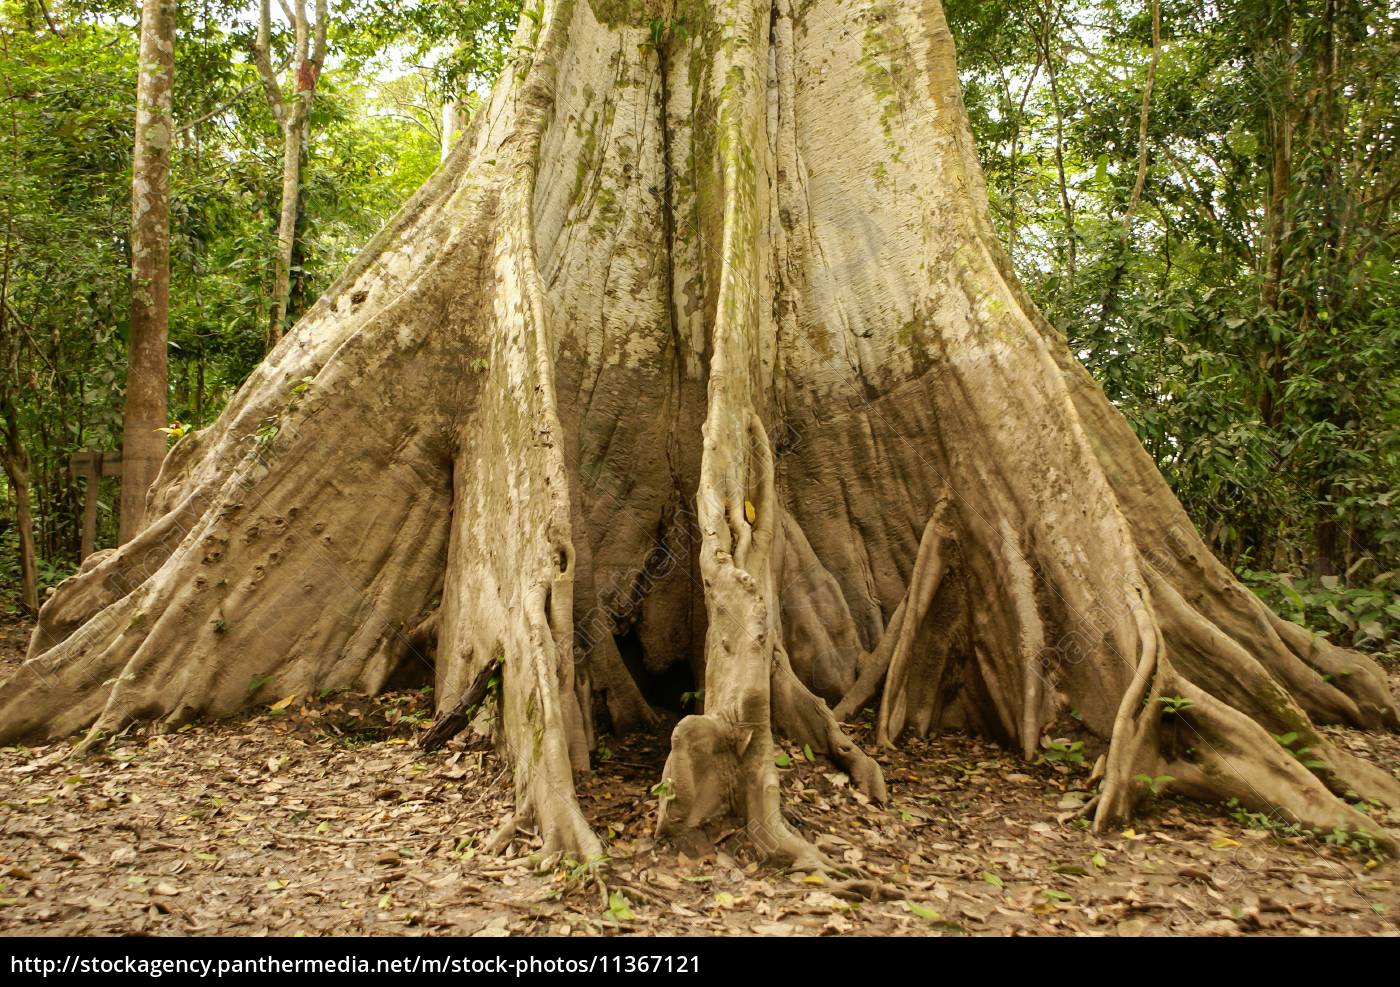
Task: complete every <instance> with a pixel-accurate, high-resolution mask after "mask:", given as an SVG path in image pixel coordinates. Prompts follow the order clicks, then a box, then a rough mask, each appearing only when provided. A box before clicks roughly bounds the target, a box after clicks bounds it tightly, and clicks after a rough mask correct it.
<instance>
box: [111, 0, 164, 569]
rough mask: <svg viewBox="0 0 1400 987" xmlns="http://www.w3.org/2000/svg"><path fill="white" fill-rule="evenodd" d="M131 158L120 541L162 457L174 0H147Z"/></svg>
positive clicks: (131, 531) (140, 511) (141, 507)
mask: <svg viewBox="0 0 1400 987" xmlns="http://www.w3.org/2000/svg"><path fill="white" fill-rule="evenodd" d="M137 58H138V59H139V62H138V65H139V68H138V70H137V75H136V142H135V149H134V151H133V152H132V161H131V322H130V327H129V329H128V333H127V369H126V405H125V407H124V409H123V413H122V480H121V491H122V502H121V529H120V531H119V533H118V536H117V537H118V540H119V541H123V542H124V541H128V540H129V539H130V538H132V536H134V535H135V534H136V532H137V531H139V530H141V521H142V517H143V516H144V514H145V510H146V492H147V491H148V490H149V489H150V487H151V483H152V482H154V480H155V478H156V474H157V473H158V472H160V464H161V460H163V459H164V458H165V436H164V434H163V433H162V432H161V431H160V429H162V428H164V427H165V424H166V392H167V391H168V390H169V383H168V381H167V371H166V348H167V344H168V338H169V320H170V156H171V151H172V148H173V146H174V142H175V115H174V111H173V86H174V81H175V0H145V2H144V3H143V4H142V6H141V44H140V48H139V51H138V54H137Z"/></svg>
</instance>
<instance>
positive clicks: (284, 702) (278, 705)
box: [268, 692, 297, 709]
mask: <svg viewBox="0 0 1400 987" xmlns="http://www.w3.org/2000/svg"><path fill="white" fill-rule="evenodd" d="M296 697H297V694H296V693H295V692H294V693H292V694H291V695H290V696H287V697H286V698H284V699H279V700H277V702H275V703H273V704H272V705H271V706H269V707H268V709H286V708H287V707H288V706H290V705H291V704H292V700H293V699H295V698H296Z"/></svg>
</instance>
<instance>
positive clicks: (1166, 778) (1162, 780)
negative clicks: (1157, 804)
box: [1133, 774, 1176, 795]
mask: <svg viewBox="0 0 1400 987" xmlns="http://www.w3.org/2000/svg"><path fill="white" fill-rule="evenodd" d="M1175 780H1176V779H1175V778H1173V777H1172V776H1171V775H1156V776H1154V775H1147V774H1142V775H1133V781H1136V782H1138V783H1139V784H1141V785H1146V786H1147V789H1148V791H1150V792H1151V793H1152V794H1153V795H1159V794H1161V790H1162V786H1163V785H1166V784H1168V783H1170V782H1172V781H1175Z"/></svg>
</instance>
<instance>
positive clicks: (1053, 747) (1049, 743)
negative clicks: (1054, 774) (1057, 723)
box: [1040, 737, 1084, 764]
mask: <svg viewBox="0 0 1400 987" xmlns="http://www.w3.org/2000/svg"><path fill="white" fill-rule="evenodd" d="M1040 748H1041V754H1040V760H1041V762H1042V763H1044V764H1083V763H1084V741H1082V740H1058V739H1051V738H1049V737H1045V738H1043V739H1042V740H1041V741H1040Z"/></svg>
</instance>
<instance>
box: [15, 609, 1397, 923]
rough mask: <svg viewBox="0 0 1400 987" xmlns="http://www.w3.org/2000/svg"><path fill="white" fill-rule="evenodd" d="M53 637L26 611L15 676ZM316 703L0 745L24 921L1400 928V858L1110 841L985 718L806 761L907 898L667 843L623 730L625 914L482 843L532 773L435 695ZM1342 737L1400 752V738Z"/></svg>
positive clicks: (738, 855)
mask: <svg viewBox="0 0 1400 987" xmlns="http://www.w3.org/2000/svg"><path fill="white" fill-rule="evenodd" d="M27 636H28V627H27V626H25V625H22V624H20V623H18V622H15V621H13V620H10V621H8V622H4V623H0V676H4V675H8V674H9V673H10V672H11V671H13V669H14V668H15V667H16V666H17V665H18V663H19V660H20V656H21V655H22V653H23V648H24V641H25V639H26V638H27ZM1392 680H1393V681H1394V683H1395V688H1397V689H1400V675H1396V674H1395V673H1394V672H1392ZM304 698H305V697H296V698H294V699H292V700H291V701H290V702H289V703H287V704H286V705H285V707H283V708H282V709H272V708H271V707H263V711H262V712H261V713H251V714H249V715H248V716H246V717H243V718H239V719H233V720H227V721H223V722H219V723H212V724H203V725H197V726H194V727H192V728H189V729H186V730H184V731H182V732H179V733H175V734H170V735H166V736H159V737H136V736H127V737H125V738H121V739H119V740H118V741H117V742H116V744H115V745H114V746H113V747H112V748H111V749H110V750H109V751H108V752H107V753H105V754H102V755H98V756H94V757H89V758H87V759H83V760H60V759H55V758H54V757H53V755H54V753H55V752H57V751H60V748H35V749H25V748H14V747H11V748H5V749H0V779H3V780H0V805H2V806H3V809H0V934H7V935H22V934H28V935H35V934H38V935H55V936H74V935H132V934H136V935H180V934H211V935H212V934H223V935H259V934H271V935H294V934H297V933H305V934H309V935H364V934H374V935H479V936H490V935H609V934H666V935H716V934H719V935H739V934H758V935H775V936H786V935H841V934H857V935H959V934H973V935H979V934H1034V935H1065V934H1092V935H1105V934H1106V935H1115V934H1117V935H1136V934H1149V935H1151V934H1168V933H1171V934H1209V935H1241V934H1244V935H1248V934H1281V933H1291V934H1302V935H1319V934H1337V933H1343V934H1389V935H1395V934H1397V933H1400V863H1395V862H1390V861H1381V860H1376V859H1373V858H1371V857H1370V856H1369V855H1368V854H1367V853H1366V852H1365V851H1364V850H1357V849H1354V848H1344V847H1338V846H1333V845H1330V844H1329V843H1327V842H1326V841H1325V840H1322V839H1317V838H1310V837H1303V836H1287V835H1286V834H1283V835H1281V834H1279V833H1276V832H1270V831H1266V830H1261V829H1257V828H1250V826H1249V825H1248V822H1249V820H1248V818H1247V817H1245V816H1244V815H1243V814H1242V813H1235V815H1237V816H1239V817H1240V818H1232V816H1231V814H1230V813H1229V811H1228V810H1227V809H1224V808H1219V807H1216V808H1209V807H1201V806H1195V805H1191V804H1188V803H1184V802H1183V803H1178V802H1176V801H1174V800H1170V799H1162V800H1159V801H1158V802H1157V803H1156V804H1155V805H1154V806H1153V807H1152V809H1151V810H1150V811H1149V812H1148V814H1146V815H1145V816H1144V817H1143V818H1141V819H1139V820H1138V822H1137V824H1136V826H1135V827H1134V828H1133V829H1129V830H1125V831H1123V832H1115V833H1113V834H1111V835H1104V836H1095V835H1093V834H1092V833H1089V832H1087V831H1086V830H1084V829H1083V828H1080V826H1079V825H1077V824H1076V823H1074V822H1073V821H1072V820H1071V819H1069V818H1067V817H1068V816H1069V815H1070V814H1072V811H1073V809H1074V808H1075V807H1076V806H1077V805H1079V804H1080V803H1081V802H1082V801H1083V799H1084V798H1085V797H1086V790H1087V788H1088V766H1087V765H1072V764H1037V765H1028V764H1026V763H1025V762H1024V761H1022V760H1021V759H1020V758H1019V757H1017V756H1016V755H1013V754H1011V753H1009V752H1007V751H1004V750H1002V749H1000V748H998V747H995V746H993V745H991V744H988V743H984V742H981V741H979V740H976V739H972V738H968V737H964V736H958V735H945V736H940V737H936V738H932V739H930V740H927V741H919V740H911V741H909V742H908V743H907V744H906V745H905V746H904V747H902V748H901V749H900V750H898V751H890V752H884V751H881V752H879V753H878V755H877V756H878V758H879V760H880V761H881V763H882V764H883V765H884V768H885V772H886V778H887V779H888V781H889V787H890V795H891V798H890V803H889V804H888V805H886V806H883V807H882V806H876V805H872V804H870V803H868V802H867V801H866V800H865V799H864V798H863V797H862V796H860V795H859V794H857V793H854V792H852V790H851V788H850V786H849V784H848V783H847V780H846V777H845V776H844V775H843V774H840V773H839V772H838V771H837V770H836V769H835V768H834V767H833V766H832V765H830V764H828V763H826V762H824V761H823V760H821V759H820V758H818V759H817V760H816V761H815V762H811V761H808V759H807V758H806V756H804V753H803V752H802V751H798V750H789V751H788V752H787V756H788V758H790V760H791V763H790V765H789V766H787V767H785V768H784V770H783V771H782V772H781V774H782V779H783V794H784V799H785V803H786V806H787V809H788V812H789V815H790V817H791V818H792V820H793V821H794V822H795V823H796V824H797V825H798V826H799V828H801V829H802V830H804V831H805V832H807V833H808V834H809V835H811V836H812V837H813V838H814V839H815V840H816V841H817V842H818V844H819V845H820V846H821V847H823V848H824V849H825V850H826V851H827V853H828V854H829V855H830V856H832V857H834V858H836V859H838V860H844V861H847V862H850V863H852V864H856V865H858V866H859V867H860V868H861V869H863V870H864V871H865V872H866V873H867V874H869V875H871V876H873V877H876V878H879V879H881V880H882V881H884V882H886V883H887V884H888V885H889V886H891V887H895V888H898V889H899V890H900V891H901V893H903V894H904V895H907V898H906V899H903V900H884V901H875V902H871V901H865V902H859V903H852V902H847V901H843V900H841V899H839V898H838V897H836V896H835V895H833V894H832V893H831V890H834V889H829V886H828V885H826V884H825V883H824V882H823V881H822V878H821V877H820V876H819V875H802V874H791V873H783V872H780V871H776V870H774V869H773V868H771V867H768V866H765V865H763V864H760V863H757V862H755V861H753V860H752V859H751V857H750V851H748V850H747V849H745V848H744V847H743V846H742V844H741V842H740V841H739V840H738V839H730V840H725V839H721V840H720V841H719V843H718V846H717V848H716V849H715V850H714V851H713V852H710V853H707V854H703V855H701V856H700V857H699V858H698V859H690V858H688V857H686V856H684V855H682V854H680V853H678V852H676V850H674V849H673V848H668V847H666V846H658V845H657V844H655V843H654V842H653V841H652V839H651V838H650V834H651V828H652V825H653V823H654V815H655V798H654V797H653V796H652V795H651V794H650V788H651V786H652V785H654V784H655V783H656V781H657V779H658V777H659V775H660V772H661V766H662V763H663V761H664V758H665V742H664V737H663V736H657V737H638V738H631V739H627V740H624V741H620V742H619V741H612V742H610V743H611V744H612V746H611V750H607V751H603V752H600V753H601V756H600V759H599V765H598V770H597V771H596V772H594V773H593V774H592V775H591V776H590V777H589V778H588V779H587V780H586V781H585V782H584V783H583V785H582V788H581V791H580V797H581V800H582V803H583V807H584V809H585V811H586V812H587V814H588V816H589V818H590V819H591V820H592V821H593V823H594V824H595V826H596V827H597V829H598V830H599V831H600V832H601V833H604V834H606V835H607V836H608V837H609V852H610V855H611V858H612V864H611V866H610V868H609V871H608V875H607V878H606V879H607V880H609V881H613V882H615V885H616V886H617V887H619V888H620V890H618V891H617V892H616V894H620V895H621V896H622V897H620V898H619V897H612V899H611V902H612V905H611V907H607V906H605V904H604V903H603V901H602V896H601V894H600V891H599V889H598V888H597V887H596V886H595V885H594V884H593V883H591V882H589V881H587V880H585V881H583V882H580V881H578V880H577V879H576V878H574V877H573V876H571V875H570V874H567V873H563V872H559V873H553V874H545V875H539V874H536V873H535V872H534V870H533V868H532V866H531V864H530V861H529V857H528V855H529V852H530V849H531V848H530V840H529V838H528V837H523V838H521V839H518V840H517V841H516V842H515V843H513V844H512V845H511V846H510V847H509V848H507V850H506V851H505V852H504V853H503V854H501V855H488V854H485V853H477V852H476V850H475V848H476V847H477V846H478V845H479V844H480V843H481V842H482V841H483V840H484V839H485V838H486V835H487V834H489V833H490V832H491V831H492V830H494V829H495V828H496V827H497V826H498V825H499V824H500V823H501V822H502V820H504V819H505V818H507V816H508V815H509V813H510V805H511V787H510V783H509V779H508V774H507V772H506V770H505V767H504V765H503V764H502V762H501V761H500V760H499V759H498V758H497V757H496V756H495V754H494V753H493V752H491V751H490V750H489V749H487V748H486V746H485V745H484V743H483V742H482V741H480V740H479V739H478V740H476V742H475V743H472V742H471V741H470V738H468V739H463V738H459V739H458V740H456V741H454V742H453V743H452V744H450V745H449V746H448V747H447V748H446V749H445V750H443V751H440V752H437V753H435V754H425V753H424V752H423V751H421V750H420V749H419V748H418V747H417V744H416V738H417V736H418V734H419V733H420V732H421V731H422V730H424V729H426V724H427V722H428V720H429V719H430V717H431V715H432V714H431V702H430V697H429V696H428V695H427V694H424V693H398V694H391V695H385V696H379V697H375V698H366V697H359V696H351V695H344V694H341V695H333V696H328V697H324V698H321V699H316V698H312V699H310V701H304ZM857 732H858V736H861V739H864V738H863V735H861V734H860V733H859V728H857ZM1339 733H1341V734H1342V736H1341V739H1342V741H1343V742H1344V743H1346V744H1348V745H1349V746H1350V747H1351V748H1352V749H1353V750H1356V751H1358V752H1361V753H1363V754H1367V755H1369V756H1371V757H1372V758H1373V759H1375V760H1376V761H1378V762H1380V763H1382V764H1384V765H1385V766H1386V767H1388V768H1390V769H1392V770H1395V769H1396V768H1397V767H1398V766H1400V737H1396V736H1378V735H1370V734H1364V733H1357V732H1351V731H1345V732H1339ZM46 758H47V760H46ZM1061 819H1063V821H1059V820H1061ZM1394 821H1395V820H1392V822H1394Z"/></svg>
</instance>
